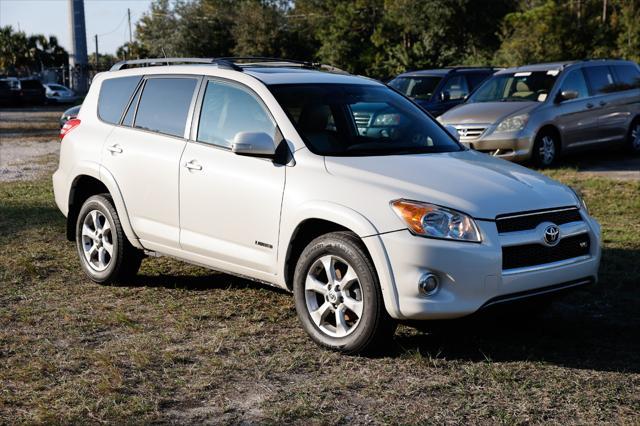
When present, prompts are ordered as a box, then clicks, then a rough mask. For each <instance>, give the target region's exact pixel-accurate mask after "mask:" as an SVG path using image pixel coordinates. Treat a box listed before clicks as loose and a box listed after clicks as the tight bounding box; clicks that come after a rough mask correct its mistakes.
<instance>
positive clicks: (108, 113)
mask: <svg viewBox="0 0 640 426" xmlns="http://www.w3.org/2000/svg"><path fill="white" fill-rule="evenodd" d="M141 79H142V77H141V76H132V77H119V78H110V79H108V80H105V81H103V82H102V86H101V87H100V96H99V98H98V117H100V119H101V120H102V121H106V122H107V123H111V124H118V123H119V122H120V117H122V113H123V112H124V109H125V108H126V106H127V103H128V102H129V99H130V98H131V95H132V94H133V91H134V90H135V88H136V86H137V85H138V83H139V82H140V80H141Z"/></svg>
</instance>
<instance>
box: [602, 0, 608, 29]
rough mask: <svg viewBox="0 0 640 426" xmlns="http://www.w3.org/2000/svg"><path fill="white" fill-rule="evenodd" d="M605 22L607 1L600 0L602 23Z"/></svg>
mask: <svg viewBox="0 0 640 426" xmlns="http://www.w3.org/2000/svg"><path fill="white" fill-rule="evenodd" d="M606 21H607V0H602V22H603V23H604V22H606Z"/></svg>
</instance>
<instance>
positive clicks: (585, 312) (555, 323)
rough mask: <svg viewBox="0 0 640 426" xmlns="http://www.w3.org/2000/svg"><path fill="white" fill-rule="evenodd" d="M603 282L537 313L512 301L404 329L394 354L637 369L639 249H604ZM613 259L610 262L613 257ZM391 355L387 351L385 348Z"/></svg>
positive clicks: (556, 300) (639, 341)
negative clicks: (415, 330) (417, 330)
mask: <svg viewBox="0 0 640 426" xmlns="http://www.w3.org/2000/svg"><path fill="white" fill-rule="evenodd" d="M603 259H604V260H605V261H606V259H611V260H613V259H617V260H620V259H624V260H625V262H624V263H621V262H616V263H614V265H608V264H607V263H604V262H603V267H602V269H601V273H600V281H599V283H598V284H596V285H594V286H590V287H588V288H585V289H583V290H577V291H574V292H569V293H566V294H564V295H560V296H558V297H556V298H554V299H552V303H551V305H550V306H548V308H547V309H545V310H543V311H539V312H536V311H535V310H530V309H529V308H530V307H531V306H530V305H527V304H513V305H511V306H507V307H504V308H502V309H494V310H491V311H486V312H482V313H479V314H475V315H472V316H470V317H467V318H463V319H460V320H456V321H447V322H438V323H432V324H431V325H429V324H428V323H424V324H422V326H421V327H420V328H421V329H423V330H426V331H425V332H424V333H405V334H399V335H398V336H397V338H396V347H395V349H394V351H393V354H392V355H396V356H402V355H406V354H408V353H416V352H418V353H420V354H423V355H427V356H432V357H439V358H444V359H448V360H456V359H457V360H464V361H478V362H482V361H497V362H510V361H514V362H517V361H528V362H531V361H535V362H541V363H549V364H555V365H561V366H565V367H569V368H578V369H590V370H597V371H611V372H631V373H639V372H640V316H639V315H638V313H639V312H640V292H638V287H639V286H640V250H625V249H605V250H604V253H603ZM611 263H613V262H611ZM387 355H389V354H387Z"/></svg>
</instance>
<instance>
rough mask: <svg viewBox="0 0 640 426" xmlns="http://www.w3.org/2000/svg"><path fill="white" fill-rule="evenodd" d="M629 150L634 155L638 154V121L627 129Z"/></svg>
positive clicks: (639, 134)
mask: <svg viewBox="0 0 640 426" xmlns="http://www.w3.org/2000/svg"><path fill="white" fill-rule="evenodd" d="M629 149H630V150H631V152H632V153H634V154H640V120H636V121H635V122H634V123H633V124H631V128H630V129H629Z"/></svg>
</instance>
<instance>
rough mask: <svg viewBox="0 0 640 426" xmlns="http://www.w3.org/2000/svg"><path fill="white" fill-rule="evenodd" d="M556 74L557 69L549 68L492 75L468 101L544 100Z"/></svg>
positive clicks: (557, 72)
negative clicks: (548, 69)
mask: <svg viewBox="0 0 640 426" xmlns="http://www.w3.org/2000/svg"><path fill="white" fill-rule="evenodd" d="M558 74H559V71H558V70H550V71H526V72H516V73H512V74H498V75H494V76H493V77H491V78H490V79H489V80H487V81H485V82H484V83H483V84H482V86H480V87H479V88H478V90H476V92H475V93H474V94H473V95H471V97H470V98H469V100H468V102H526V101H534V102H544V101H545V100H546V99H547V96H548V95H549V92H550V91H551V88H552V87H553V84H554V83H555V81H556V78H557V76H558Z"/></svg>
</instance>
